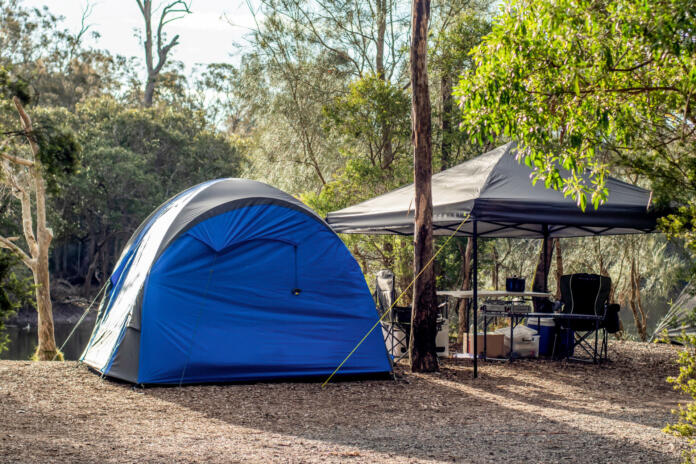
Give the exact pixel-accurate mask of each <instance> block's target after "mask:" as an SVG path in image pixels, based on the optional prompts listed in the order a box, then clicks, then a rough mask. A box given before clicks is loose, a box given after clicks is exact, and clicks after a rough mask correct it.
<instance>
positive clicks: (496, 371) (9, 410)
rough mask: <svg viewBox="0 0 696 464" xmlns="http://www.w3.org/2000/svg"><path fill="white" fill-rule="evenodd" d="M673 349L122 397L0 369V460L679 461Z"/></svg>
mask: <svg viewBox="0 0 696 464" xmlns="http://www.w3.org/2000/svg"><path fill="white" fill-rule="evenodd" d="M677 352H678V348H676V347H670V346H657V345H648V344H640V343H633V342H614V343H612V346H611V347H610V351H609V354H610V357H611V358H612V362H610V363H609V364H608V365H605V366H601V367H600V366H593V365H580V364H574V363H573V364H567V363H558V362H544V361H520V362H515V363H513V364H506V363H482V364H483V366H482V367H481V369H480V378H479V379H477V380H473V379H472V378H471V373H472V368H471V363H470V362H469V361H453V360H449V361H445V362H444V363H443V366H442V371H441V372H440V373H437V374H432V375H421V374H411V373H405V372H400V373H399V375H398V380H397V381H396V382H394V381H393V380H388V381H377V380H372V381H361V382H338V383H332V384H330V385H329V386H328V387H327V388H325V389H322V388H321V387H320V385H319V384H317V383H268V384H262V383H259V384H246V385H210V386H189V387H183V388H177V387H164V388H153V387H150V388H146V389H134V388H132V387H131V386H130V385H127V384H123V383H116V382H112V381H108V380H102V379H100V378H99V376H97V375H95V374H93V373H91V372H89V371H88V369H87V368H85V367H84V366H79V365H78V364H76V363H73V362H65V363H48V362H43V363H39V362H36V363H30V362H22V361H0V461H3V462H298V463H299V462H321V463H325V462H339V461H340V462H345V461H347V462H477V463H478V462H502V461H503V460H504V461H505V462H573V463H577V462H592V463H596V462H678V461H679V458H680V452H681V446H682V442H681V441H680V440H679V439H677V438H674V437H671V436H668V435H666V434H664V433H663V432H661V428H662V427H663V426H664V425H665V423H666V422H667V421H669V420H671V414H670V409H671V408H674V407H675V406H676V405H677V402H678V401H679V400H680V399H681V397H680V396H679V395H678V394H677V393H676V392H674V391H673V390H672V389H671V386H670V385H668V384H667V383H666V382H665V377H667V376H668V375H671V374H674V373H675V372H676V370H677V368H676V366H675V365H674V359H675V358H676V356H677Z"/></svg>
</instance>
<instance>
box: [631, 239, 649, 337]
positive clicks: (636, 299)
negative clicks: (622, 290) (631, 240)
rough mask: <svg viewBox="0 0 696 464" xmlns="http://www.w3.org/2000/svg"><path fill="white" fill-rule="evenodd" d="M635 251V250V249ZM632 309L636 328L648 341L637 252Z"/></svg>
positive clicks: (633, 277) (634, 259)
mask: <svg viewBox="0 0 696 464" xmlns="http://www.w3.org/2000/svg"><path fill="white" fill-rule="evenodd" d="M634 252H635V250H634ZM630 306H631V311H632V312H633V320H634V321H635V323H636V330H637V331H638V336H640V339H641V340H642V341H647V339H648V333H647V317H646V316H645V310H644V309H643V302H642V301H641V298H640V274H639V273H638V267H637V266H636V257H635V253H634V254H633V256H632V257H631V297H630Z"/></svg>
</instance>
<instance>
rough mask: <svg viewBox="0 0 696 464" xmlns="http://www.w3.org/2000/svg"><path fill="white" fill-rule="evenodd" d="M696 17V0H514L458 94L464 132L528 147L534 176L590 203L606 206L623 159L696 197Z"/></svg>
mask: <svg viewBox="0 0 696 464" xmlns="http://www.w3.org/2000/svg"><path fill="white" fill-rule="evenodd" d="M695 11H696V10H694V8H693V2H691V1H690V0H665V1H658V2H645V1H642V0H640V1H638V0H615V1H614V0H613V1H606V0H600V1H598V0H560V1H557V2H545V1H540V0H510V1H509V2H507V3H506V4H505V5H504V6H503V10H502V11H501V14H500V15H499V16H498V17H497V18H496V20H495V24H494V26H493V29H492V31H491V33H490V34H489V35H487V36H486V37H485V38H484V40H483V42H482V43H481V45H479V46H478V47H477V48H476V49H475V50H474V52H473V58H474V60H475V62H476V69H475V70H472V71H469V72H467V73H465V75H464V76H463V77H462V79H461V81H460V83H459V85H458V87H457V90H456V95H457V97H458V98H459V104H460V106H461V108H462V115H463V119H462V126H463V127H464V128H466V129H467V130H468V131H470V132H471V133H472V134H473V136H474V137H476V138H477V139H478V140H479V141H484V140H486V139H490V138H494V137H497V136H501V135H502V136H505V137H509V138H512V139H515V140H518V141H519V143H520V147H521V154H522V156H523V157H524V159H525V161H526V163H527V164H528V165H529V166H530V167H531V168H532V169H533V172H534V179H535V180H538V181H542V182H544V183H545V185H546V186H547V187H553V188H556V189H560V190H562V191H563V192H564V193H565V194H566V195H572V196H573V198H576V199H577V201H578V203H579V205H580V206H582V207H583V208H584V207H585V206H586V205H587V202H588V200H589V201H590V202H591V203H592V205H593V206H594V207H597V206H599V205H600V203H602V202H603V201H604V200H605V199H606V194H607V192H606V189H605V186H604V179H605V177H606V175H607V173H608V169H609V166H610V163H611V162H612V161H611V160H612V159H613V158H612V155H614V156H616V157H618V158H619V159H621V160H624V161H626V162H628V163H629V164H631V161H635V164H636V165H638V166H640V167H641V168H642V169H641V170H642V171H643V172H646V173H649V174H653V175H654V176H655V177H656V178H657V177H663V178H664V177H670V178H672V179H674V180H678V185H679V186H680V187H684V188H686V189H687V191H688V196H689V197H690V198H693V194H694V192H696V190H695V189H694V187H695V184H694V181H693V180H694V179H695V178H696V176H695V175H694V174H696V170H695V168H696V164H695V163H693V161H688V160H689V159H691V160H693V153H694V147H695V146H696V137H695V136H694V129H695V128H696V119H695V118H696V112H695V111H694V104H693V94H694V92H695V91H696V17H695V16H694V15H695ZM639 158H640V159H639ZM561 168H563V169H561ZM585 169H587V170H589V171H590V172H591V176H590V178H589V179H585V178H584V177H583V176H581V175H580V173H581V172H582V171H583V170H585ZM690 198H689V201H691V199H690ZM691 217H693V215H692V216H691Z"/></svg>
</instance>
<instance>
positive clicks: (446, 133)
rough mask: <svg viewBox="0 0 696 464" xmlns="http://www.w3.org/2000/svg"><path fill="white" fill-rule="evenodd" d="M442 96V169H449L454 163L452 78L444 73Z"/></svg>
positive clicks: (441, 82)
mask: <svg viewBox="0 0 696 464" xmlns="http://www.w3.org/2000/svg"><path fill="white" fill-rule="evenodd" d="M440 94H441V95H440V96H441V98H442V115H441V117H440V129H441V131H442V134H441V137H442V141H441V143H440V149H441V153H440V158H441V161H442V170H443V171H444V170H445V169H448V168H449V167H450V164H451V163H452V119H451V115H452V79H451V78H450V76H448V75H446V74H445V75H443V76H442V79H441V80H440Z"/></svg>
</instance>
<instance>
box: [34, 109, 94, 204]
mask: <svg viewBox="0 0 696 464" xmlns="http://www.w3.org/2000/svg"><path fill="white" fill-rule="evenodd" d="M42 116H43V117H39V118H38V120H37V122H36V124H35V125H36V127H35V128H34V132H33V134H31V137H33V139H34V141H35V142H36V143H37V144H38V146H39V154H38V158H39V161H40V162H41V168H42V169H43V177H44V180H45V181H46V186H47V188H48V189H49V190H50V191H52V192H54V193H55V192H56V190H57V188H58V183H59V181H60V180H61V179H65V178H67V177H69V176H71V175H73V174H75V173H76V172H77V171H78V169H79V166H80V158H81V156H82V146H81V145H80V143H79V142H78V140H77V134H76V133H75V131H73V130H72V129H71V128H69V127H68V126H66V125H65V122H64V121H65V119H64V118H65V117H66V116H68V117H69V115H66V114H64V112H63V111H54V112H53V113H52V114H51V113H49V112H44V113H43V115H42Z"/></svg>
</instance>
